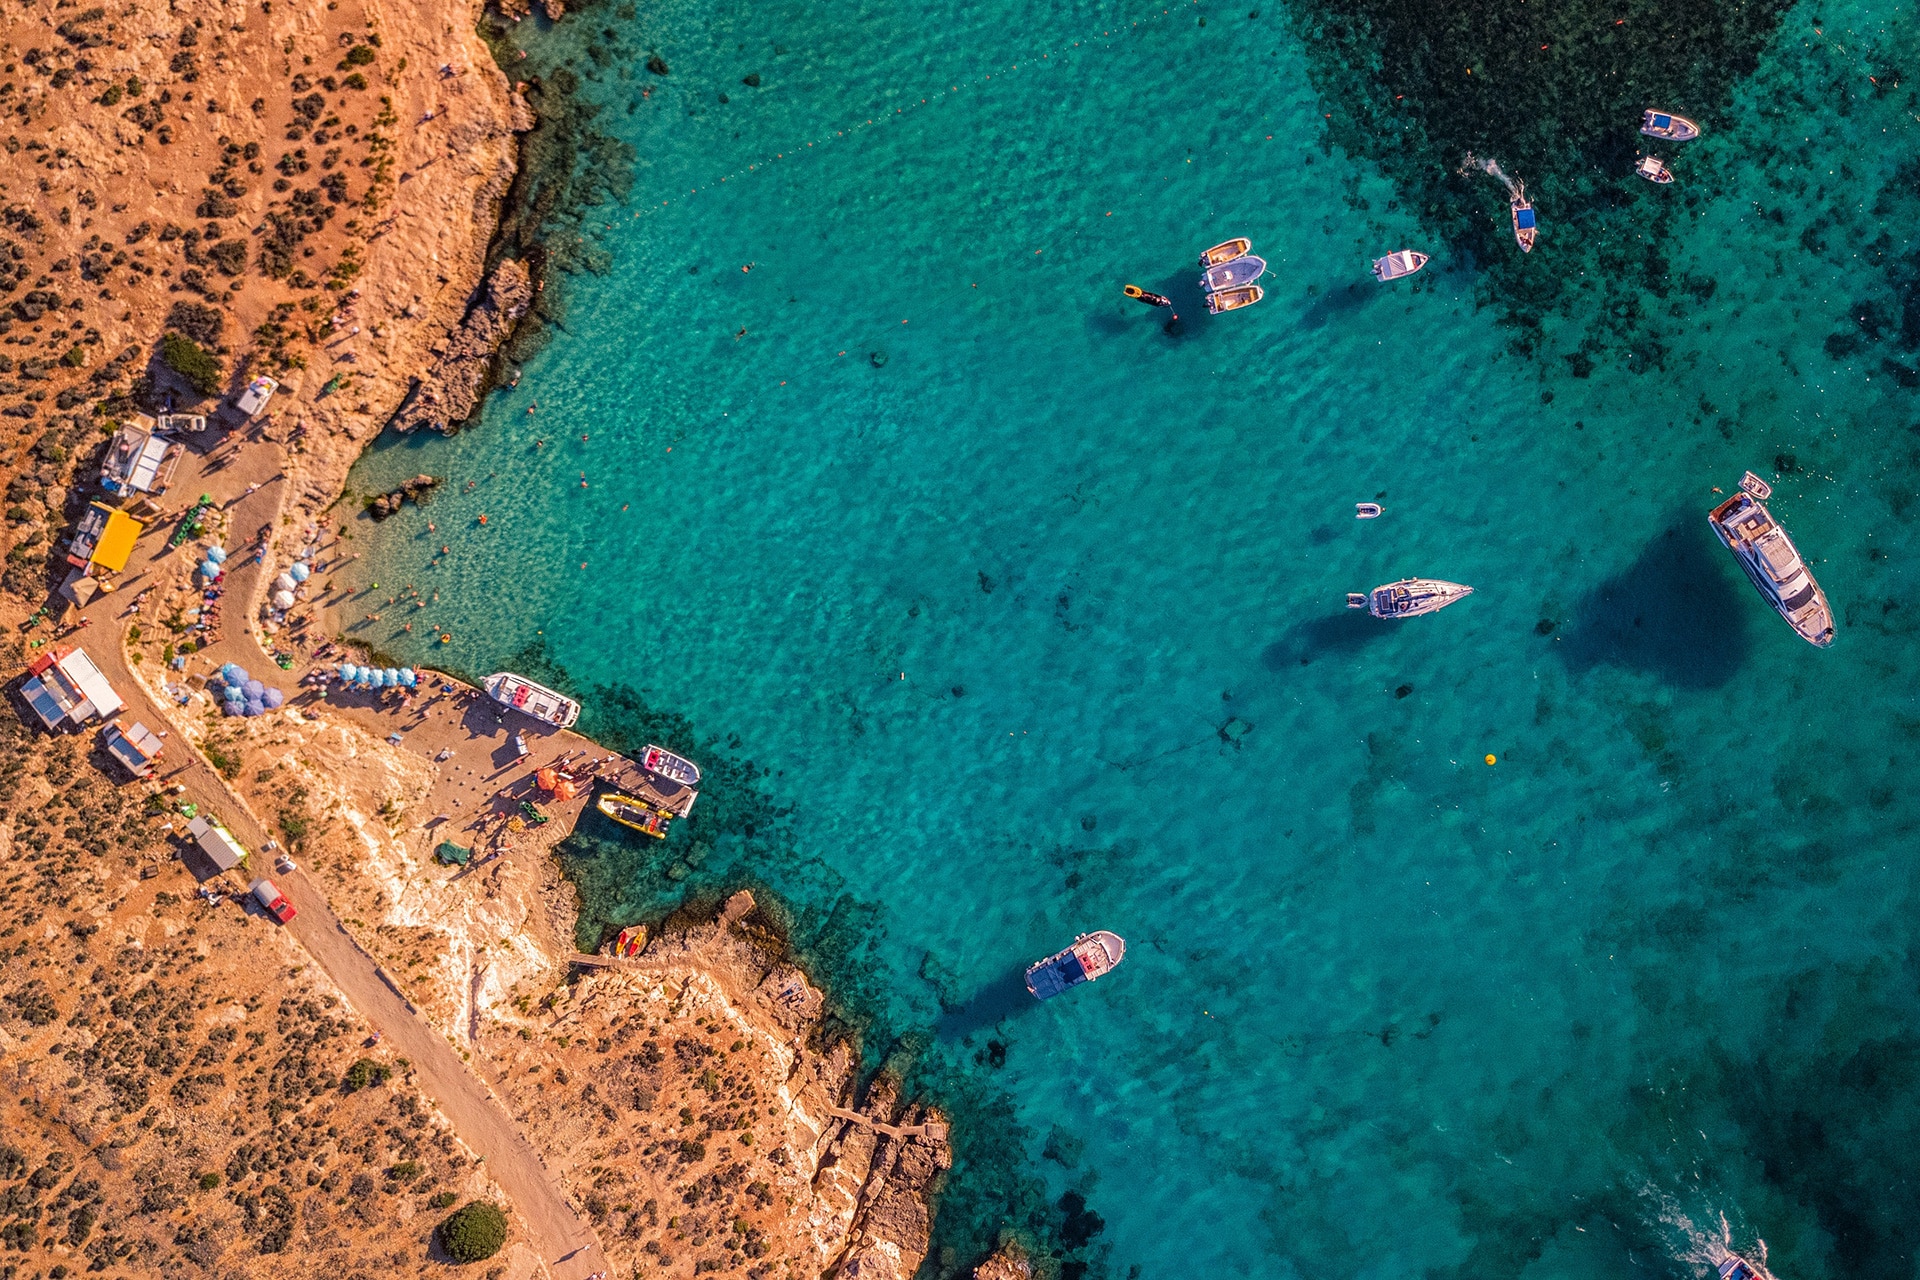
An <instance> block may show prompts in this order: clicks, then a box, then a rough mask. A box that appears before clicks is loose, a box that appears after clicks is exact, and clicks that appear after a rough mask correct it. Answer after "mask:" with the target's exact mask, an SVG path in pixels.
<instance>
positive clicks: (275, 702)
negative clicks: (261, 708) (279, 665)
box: [260, 689, 287, 711]
mask: <svg viewBox="0 0 1920 1280" xmlns="http://www.w3.org/2000/svg"><path fill="white" fill-rule="evenodd" d="M286 700H287V695H286V694H284V693H282V692H280V691H279V690H278V689H269V690H267V692H266V694H265V696H263V697H262V698H261V699H260V701H262V702H264V703H266V704H267V710H269V711H273V710H275V709H277V708H278V707H279V706H280V704H281V703H283V702H285V701H286Z"/></svg>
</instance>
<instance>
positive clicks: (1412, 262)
mask: <svg viewBox="0 0 1920 1280" xmlns="http://www.w3.org/2000/svg"><path fill="white" fill-rule="evenodd" d="M1426 265H1427V255H1426V254H1424V253H1420V252H1418V251H1416V250H1413V249H1395V250H1394V251H1393V252H1392V253H1390V254H1388V255H1387V256H1386V257H1384V258H1375V259H1374V260H1373V278H1374V279H1375V280H1378V281H1379V282H1380V283H1381V284H1385V283H1386V282H1387V281H1389V280H1398V279H1399V278H1400V277H1401V276H1410V275H1412V274H1413V273H1414V272H1416V271H1418V270H1419V269H1420V268H1422V267H1424V266H1426Z"/></svg>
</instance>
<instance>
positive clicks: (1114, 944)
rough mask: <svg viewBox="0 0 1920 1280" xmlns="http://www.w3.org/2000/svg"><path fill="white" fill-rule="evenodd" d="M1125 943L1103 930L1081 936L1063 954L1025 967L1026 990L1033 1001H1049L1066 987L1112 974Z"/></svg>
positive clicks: (1122, 955)
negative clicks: (1030, 993) (1031, 995)
mask: <svg viewBox="0 0 1920 1280" xmlns="http://www.w3.org/2000/svg"><path fill="white" fill-rule="evenodd" d="M1126 954H1127V944H1126V942H1125V941H1123V940H1122V939H1121V937H1120V935H1119V934H1117V933H1109V932H1107V931H1106V930H1105V929H1096V930H1094V931H1093V932H1092V933H1083V934H1081V935H1080V936H1079V937H1077V938H1075V939H1074V940H1073V945H1072V946H1070V947H1068V948H1067V949H1066V950H1065V951H1061V952H1058V953H1056V954H1054V955H1050V956H1048V957H1047V958H1046V959H1045V960H1037V961H1035V962H1034V963H1033V964H1032V965H1030V966H1028V968H1027V990H1028V991H1030V992H1032V993H1033V998H1034V999H1036V1000H1050V999H1052V998H1053V997H1054V996H1057V995H1059V994H1060V993H1061V992H1062V991H1065V990H1066V989H1067V988H1068V987H1077V986H1079V985H1080V984H1081V983H1083V982H1092V981H1093V980H1094V979H1095V978H1098V977H1100V976H1101V975H1103V974H1106V973H1110V972H1112V971H1113V968H1114V966H1115V965H1117V964H1119V963H1120V961H1121V960H1123V959H1124V958H1125V957H1126Z"/></svg>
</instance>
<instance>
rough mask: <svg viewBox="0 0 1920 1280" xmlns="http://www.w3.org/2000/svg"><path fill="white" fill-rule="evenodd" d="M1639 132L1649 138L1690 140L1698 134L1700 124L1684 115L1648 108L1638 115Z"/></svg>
mask: <svg viewBox="0 0 1920 1280" xmlns="http://www.w3.org/2000/svg"><path fill="white" fill-rule="evenodd" d="M1640 132H1642V133H1644V134H1646V135H1647V136H1648V137H1649V138H1665V139H1666V140H1667V141H1668V142H1692V141H1693V140H1694V139H1695V138H1697V137H1699V136H1700V126H1699V125H1697V124H1695V123H1694V122H1693V121H1691V120H1689V119H1687V118H1686V117H1685V116H1676V115H1674V114H1672V113H1671V112H1667V111H1655V110H1653V109H1652V108H1648V110H1647V113H1646V114H1645V115H1643V116H1641V117H1640Z"/></svg>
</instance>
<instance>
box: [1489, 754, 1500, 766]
mask: <svg viewBox="0 0 1920 1280" xmlns="http://www.w3.org/2000/svg"><path fill="white" fill-rule="evenodd" d="M1497 761H1498V757H1496V756H1494V755H1493V754H1492V753H1491V752H1489V753H1488V754H1487V763H1488V764H1494V763H1497Z"/></svg>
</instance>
